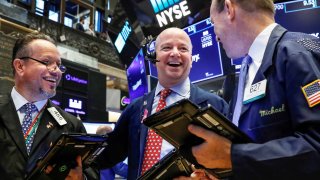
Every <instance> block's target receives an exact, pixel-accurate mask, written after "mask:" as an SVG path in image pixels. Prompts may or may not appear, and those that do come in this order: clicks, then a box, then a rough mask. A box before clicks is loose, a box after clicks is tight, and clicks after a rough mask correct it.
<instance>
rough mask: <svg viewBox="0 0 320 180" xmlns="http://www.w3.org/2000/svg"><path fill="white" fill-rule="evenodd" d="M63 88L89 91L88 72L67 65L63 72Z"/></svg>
mask: <svg viewBox="0 0 320 180" xmlns="http://www.w3.org/2000/svg"><path fill="white" fill-rule="evenodd" d="M62 78H63V80H62V85H63V88H65V89H69V90H73V91H80V92H83V93H87V89H88V73H87V72H85V71H81V70H78V69H75V68H72V67H69V66H68V67H67V71H66V72H65V73H64V74H63V77H62Z"/></svg>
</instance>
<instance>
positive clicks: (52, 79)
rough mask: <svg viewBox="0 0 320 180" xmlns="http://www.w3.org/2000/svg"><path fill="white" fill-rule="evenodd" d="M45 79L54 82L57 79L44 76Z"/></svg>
mask: <svg viewBox="0 0 320 180" xmlns="http://www.w3.org/2000/svg"><path fill="white" fill-rule="evenodd" d="M45 79H46V80H47V81H52V82H56V81H57V80H56V79H55V78H51V77H47V78H45Z"/></svg>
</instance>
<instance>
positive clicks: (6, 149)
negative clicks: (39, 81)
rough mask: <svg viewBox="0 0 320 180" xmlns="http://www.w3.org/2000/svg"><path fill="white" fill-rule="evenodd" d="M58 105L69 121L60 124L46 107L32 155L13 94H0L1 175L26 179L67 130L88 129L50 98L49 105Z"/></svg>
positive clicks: (11, 179) (2, 177)
mask: <svg viewBox="0 0 320 180" xmlns="http://www.w3.org/2000/svg"><path fill="white" fill-rule="evenodd" d="M49 107H55V108H56V109H57V110H58V111H59V113H60V114H61V115H62V116H63V117H64V119H65V120H66V121H67V124H66V125H63V126H60V125H59V124H58V123H57V121H56V120H55V119H54V118H53V116H52V115H51V114H50V113H49V112H48V110H47V109H45V111H44V112H43V115H42V117H41V119H40V124H39V127H38V129H37V132H36V134H35V137H34V142H33V145H32V149H31V152H30V155H29V156H28V154H27V148H26V146H25V142H24V138H23V132H22V128H21V124H20V122H19V118H18V115H17V110H16V109H15V106H14V104H13V101H12V98H11V96H10V95H8V96H4V97H0V152H1V158H0V178H1V179H10V180H18V179H24V177H25V175H26V173H27V172H28V171H30V169H31V168H32V167H33V166H34V165H35V163H36V161H37V160H38V159H39V157H41V156H42V155H43V154H44V153H45V152H46V151H47V150H48V148H49V147H50V145H51V144H52V143H53V142H55V141H56V140H57V138H58V137H59V135H60V134H62V133H64V132H78V133H79V132H81V133H85V132H86V130H85V128H84V126H83V124H82V122H81V121H80V120H78V119H77V118H76V117H74V116H73V115H71V114H69V113H66V112H64V111H63V110H62V109H60V108H59V107H58V106H56V105H54V104H53V103H51V101H50V100H49V102H48V104H47V107H46V108H49Z"/></svg>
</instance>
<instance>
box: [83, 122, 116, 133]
mask: <svg viewBox="0 0 320 180" xmlns="http://www.w3.org/2000/svg"><path fill="white" fill-rule="evenodd" d="M83 125H84V127H85V128H86V131H87V133H88V134H96V132H97V128H98V127H99V126H110V127H111V128H112V130H113V129H114V126H115V123H110V122H105V123H103V122H99V123H94V122H83Z"/></svg>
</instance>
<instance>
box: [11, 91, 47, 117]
mask: <svg viewBox="0 0 320 180" xmlns="http://www.w3.org/2000/svg"><path fill="white" fill-rule="evenodd" d="M11 97H12V100H13V104H14V106H15V107H16V110H20V108H21V107H22V106H24V105H25V104H26V103H28V100H26V98H24V97H23V96H22V95H21V94H20V93H19V92H18V91H17V90H16V88H15V87H13V88H12V91H11ZM47 101H48V100H47V99H45V100H41V101H37V102H34V103H33V104H34V105H35V106H36V107H37V109H38V111H39V110H40V109H42V108H43V107H44V105H45V104H46V103H47Z"/></svg>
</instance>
